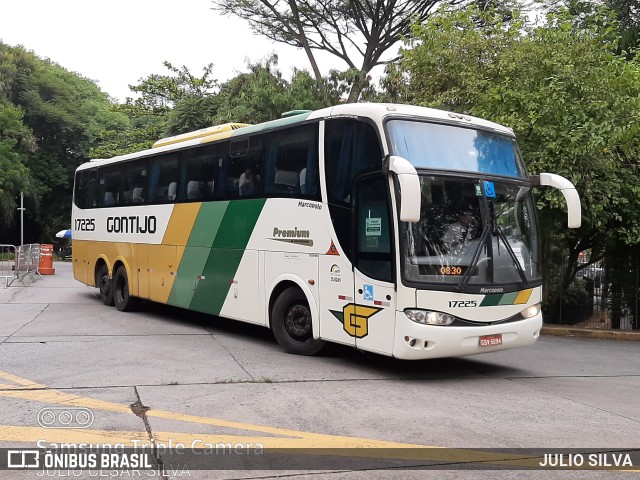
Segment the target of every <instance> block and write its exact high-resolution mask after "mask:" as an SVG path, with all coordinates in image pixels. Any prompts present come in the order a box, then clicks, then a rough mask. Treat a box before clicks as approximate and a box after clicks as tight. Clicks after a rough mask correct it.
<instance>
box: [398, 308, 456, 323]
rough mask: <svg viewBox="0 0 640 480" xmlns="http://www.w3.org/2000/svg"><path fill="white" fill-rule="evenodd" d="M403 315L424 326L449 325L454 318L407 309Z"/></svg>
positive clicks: (444, 314) (443, 314) (438, 313)
mask: <svg viewBox="0 0 640 480" xmlns="http://www.w3.org/2000/svg"><path fill="white" fill-rule="evenodd" d="M404 314H405V315H406V316H407V317H408V318H409V320H411V321H413V322H416V323H422V324H424V325H451V324H452V323H453V321H454V320H455V317H453V316H452V315H448V314H446V313H440V312H430V311H428V310H412V309H407V310H405V311H404Z"/></svg>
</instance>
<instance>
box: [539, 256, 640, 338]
mask: <svg viewBox="0 0 640 480" xmlns="http://www.w3.org/2000/svg"><path fill="white" fill-rule="evenodd" d="M559 293H561V301H560V302H556V303H555V304H553V305H548V308H547V309H546V311H545V322H548V323H556V324H561V325H571V326H575V327H583V328H596V329H603V330H627V331H633V330H640V298H639V297H640V252H639V251H637V250H629V251H627V252H620V253H618V254H616V255H611V256H608V257H605V258H604V259H603V260H601V261H599V262H597V263H594V264H592V265H587V266H584V267H583V268H581V269H580V270H579V271H578V273H577V275H576V278H575V279H574V281H573V282H572V283H571V285H569V288H568V289H566V291H563V292H559Z"/></svg>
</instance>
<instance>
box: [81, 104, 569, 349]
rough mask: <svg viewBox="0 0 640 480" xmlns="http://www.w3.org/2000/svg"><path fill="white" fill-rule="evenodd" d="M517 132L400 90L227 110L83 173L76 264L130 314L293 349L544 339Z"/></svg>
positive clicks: (557, 180) (498, 344)
mask: <svg viewBox="0 0 640 480" xmlns="http://www.w3.org/2000/svg"><path fill="white" fill-rule="evenodd" d="M538 185H548V186H552V187H556V188H559V189H560V190H561V191H562V193H563V194H564V197H565V199H566V202H567V210H568V226H569V227H570V228H575V227H578V226H579V225H580V218H581V207H580V200H579V197H578V195H577V193H576V191H575V188H574V187H573V185H572V184H571V183H570V182H569V181H568V180H567V179H565V178H563V177H560V176H558V175H554V174H547V173H543V174H540V175H538V176H529V175H528V174H527V173H526V171H525V168H524V165H523V162H522V159H521V157H520V153H519V149H518V146H517V144H516V139H515V137H514V134H513V131H512V130H510V129H508V128H505V127H503V126H501V125H498V124H495V123H492V122H489V121H486V120H482V119H479V118H474V117H470V116H467V115H460V114H455V113H449V112H443V111H439V110H433V109H428V108H422V107H416V106H409V105H391V104H366V103H363V104H343V105H338V106H334V107H329V108H326V109H322V110H318V111H314V112H311V111H299V110H298V111H292V112H287V113H286V114H283V117H282V118H280V119H278V120H274V121H271V122H266V123H262V124H259V125H245V124H233V123H231V124H225V125H219V126H216V127H210V128H207V129H203V130H199V131H195V132H191V133H187V134H183V135H178V136H175V137H170V138H165V139H162V140H159V141H158V142H156V143H155V144H154V146H153V148H151V149H148V150H144V151H141V152H137V153H132V154H128V155H122V156H118V157H114V158H110V159H100V160H92V161H90V162H88V163H85V164H83V165H81V166H80V167H79V168H78V169H77V172H76V177H75V188H74V201H73V270H74V276H75V278H76V279H77V280H79V281H80V282H82V283H85V284H87V285H90V286H95V287H98V288H99V291H100V296H101V298H102V301H103V302H104V304H106V305H114V304H115V306H116V308H117V309H118V310H120V311H127V310H130V309H132V308H134V306H135V304H136V303H137V301H138V300H139V299H148V300H151V301H155V302H160V303H165V304H169V305H174V306H177V307H182V308H186V309H190V310H196V311H199V312H205V313H208V314H212V315H217V316H221V317H226V318H230V319H235V320H240V321H243V322H248V323H254V324H259V325H263V326H265V327H268V328H270V329H271V330H272V331H273V334H274V336H275V338H276V340H277V341H278V343H279V344H280V345H281V346H282V347H283V348H284V349H285V350H286V351H287V352H290V353H296V354H302V355H312V354H315V353H317V352H318V351H319V350H320V349H321V348H322V346H323V345H324V343H325V342H326V341H329V342H336V343H340V344H344V345H350V346H352V347H355V348H358V349H361V350H366V351H371V352H376V353H380V354H383V355H389V356H394V357H397V358H402V359H424V358H434V357H448V356H459V355H470V354H476V353H483V352H491V351H496V350H502V349H506V348H512V347H520V346H526V345H530V344H532V343H534V342H535V341H536V339H537V338H538V336H539V334H540V328H541V326H542V315H541V311H540V301H541V269H540V258H539V251H538V229H537V228H538V227H537V221H536V212H535V202H534V197H533V194H532V189H533V187H534V186H538Z"/></svg>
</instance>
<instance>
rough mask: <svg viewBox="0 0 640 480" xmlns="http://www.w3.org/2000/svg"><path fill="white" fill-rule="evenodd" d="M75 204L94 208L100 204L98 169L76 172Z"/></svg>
mask: <svg viewBox="0 0 640 480" xmlns="http://www.w3.org/2000/svg"><path fill="white" fill-rule="evenodd" d="M74 201H75V204H76V205H77V206H78V207H80V208H93V207H97V206H98V171H97V169H95V168H94V169H93V170H83V171H81V172H77V173H76V181H75V192H74Z"/></svg>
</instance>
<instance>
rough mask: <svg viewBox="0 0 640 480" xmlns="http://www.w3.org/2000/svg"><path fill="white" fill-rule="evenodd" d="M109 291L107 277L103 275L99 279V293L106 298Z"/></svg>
mask: <svg viewBox="0 0 640 480" xmlns="http://www.w3.org/2000/svg"><path fill="white" fill-rule="evenodd" d="M109 290H110V285H109V275H108V274H104V275H102V276H101V277H100V293H101V294H102V295H103V296H105V297H106V296H108V295H109Z"/></svg>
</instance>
